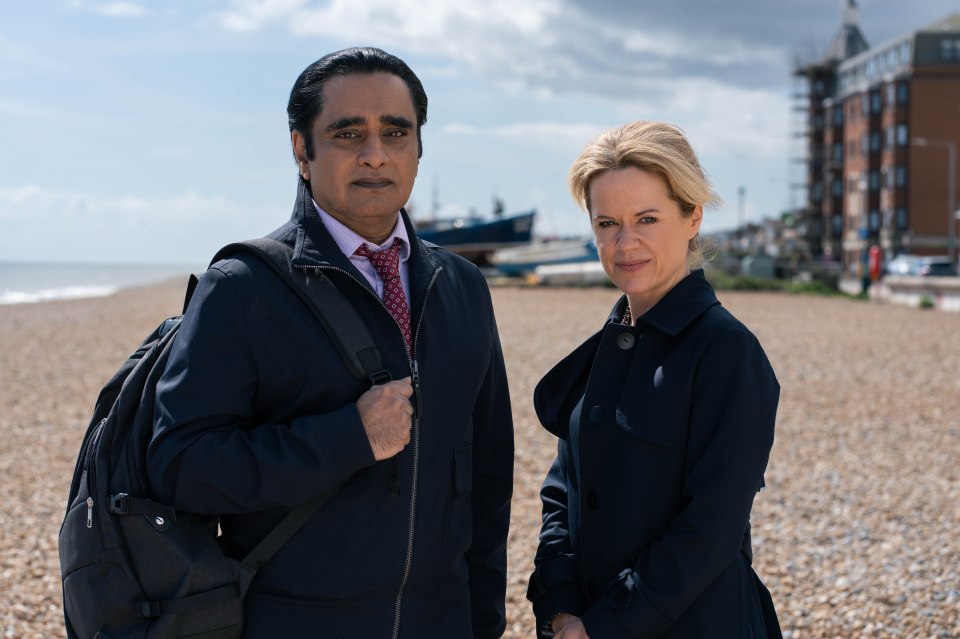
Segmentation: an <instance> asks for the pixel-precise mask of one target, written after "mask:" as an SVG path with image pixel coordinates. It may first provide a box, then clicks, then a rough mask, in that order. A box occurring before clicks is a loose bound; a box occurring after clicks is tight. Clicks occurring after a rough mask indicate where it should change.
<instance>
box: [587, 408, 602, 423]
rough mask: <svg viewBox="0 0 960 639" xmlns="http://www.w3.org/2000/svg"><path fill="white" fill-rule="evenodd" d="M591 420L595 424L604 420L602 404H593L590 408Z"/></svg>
mask: <svg viewBox="0 0 960 639" xmlns="http://www.w3.org/2000/svg"><path fill="white" fill-rule="evenodd" d="M590 421H591V422H593V423H594V424H599V423H600V422H602V421H603V408H601V407H600V406H593V407H591V408H590Z"/></svg>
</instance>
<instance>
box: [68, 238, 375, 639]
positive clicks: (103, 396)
mask: <svg viewBox="0 0 960 639" xmlns="http://www.w3.org/2000/svg"><path fill="white" fill-rule="evenodd" d="M238 252H247V253H253V254H254V255H256V256H258V257H259V258H260V259H261V260H263V261H264V263H266V264H269V265H270V266H271V267H272V268H273V269H274V271H275V272H276V273H277V275H278V276H279V277H280V279H282V280H283V281H284V282H286V283H287V285H288V286H290V288H291V289H292V290H293V291H294V292H296V293H297V295H298V296H300V298H301V299H302V300H303V301H304V303H305V304H307V306H308V307H309V308H310V309H311V311H312V312H313V314H314V315H315V316H316V318H317V319H318V321H320V323H321V324H322V325H323V327H324V329H325V330H326V332H327V334H328V335H329V336H330V338H331V339H332V341H333V342H334V343H335V344H337V347H338V350H339V352H340V355H341V357H342V358H343V359H344V361H345V362H346V363H347V365H348V367H349V369H350V370H351V372H352V373H353V374H354V375H355V376H356V377H358V378H360V379H369V380H370V381H371V382H372V383H374V384H376V383H383V382H386V381H389V379H390V375H389V373H387V372H386V371H385V370H384V369H383V367H382V366H381V363H380V354H379V352H378V351H377V350H376V348H375V347H374V345H373V340H372V338H371V337H370V334H369V333H368V332H367V330H366V327H365V326H364V324H363V322H362V320H361V319H360V317H359V315H357V313H356V311H354V309H353V307H352V306H351V305H350V303H349V302H348V301H347V299H346V298H345V297H343V295H342V294H341V293H340V292H339V291H338V290H337V288H336V287H335V286H334V285H333V283H332V282H331V281H330V280H329V279H328V278H326V277H325V276H321V277H320V278H314V279H311V280H310V281H309V282H308V281H307V280H306V278H305V277H303V276H302V275H301V274H299V273H294V272H291V269H290V266H289V264H290V257H291V255H292V249H290V247H288V246H287V245H285V244H283V243H281V242H277V241H274V240H267V239H260V240H251V241H249V242H242V243H238V244H230V245H228V246H226V247H224V248H223V249H221V250H220V251H219V252H218V253H217V255H216V256H215V257H214V258H213V260H212V262H211V263H213V262H216V261H218V260H220V259H222V258H224V257H227V256H229V255H232V254H236V253H238ZM196 281H197V280H196V278H191V282H190V285H189V286H188V288H187V295H186V301H185V302H184V311H186V308H187V305H188V304H189V301H190V297H191V295H192V293H193V289H194V287H195V285H196ZM181 317H182V316H175V317H171V318H168V319H166V320H164V321H163V322H162V323H161V324H160V326H158V327H157V329H156V330H154V331H153V332H152V333H151V334H150V335H149V336H148V337H147V338H146V339H145V340H144V341H143V343H142V344H141V345H140V347H139V348H138V349H137V350H136V352H134V353H133V354H132V355H131V356H130V357H129V359H127V361H126V362H125V363H124V364H123V366H121V367H120V370H119V371H117V373H116V374H115V375H114V376H113V378H112V379H111V380H110V381H109V382H108V383H107V384H106V386H104V387H103V389H102V390H101V391H100V396H99V398H98V399H97V403H96V407H95V408H94V413H93V418H92V419H91V422H90V425H89V427H88V428H87V432H86V435H85V436H84V439H83V445H82V447H81V449H80V454H79V456H78V458H77V465H76V468H75V470H74V473H73V482H72V483H71V486H70V495H69V498H68V500H67V512H66V516H65V517H64V520H63V524H62V526H61V528H60V537H59V551H60V570H61V576H62V579H63V607H64V617H65V621H66V627H67V636H68V637H69V638H70V639H74V638H79V639H90V638H93V637H97V638H103V639H108V638H109V639H120V638H127V637H129V638H134V637H136V638H144V639H146V638H161V637H162V638H166V637H183V636H189V637H191V638H193V639H229V638H233V637H239V636H240V633H241V630H242V628H243V605H242V604H243V602H242V600H243V596H244V594H245V593H246V590H247V587H248V586H249V585H250V582H251V581H252V580H253V576H254V574H255V573H256V571H257V568H259V566H260V565H261V564H263V563H264V562H265V561H267V560H268V559H270V557H272V556H273V555H274V554H275V553H276V552H277V551H278V550H279V549H280V548H281V547H282V546H283V544H285V543H286V542H287V540H289V539H290V537H292V536H293V534H294V533H295V532H296V531H297V530H298V529H299V528H300V527H301V526H302V525H303V524H304V523H305V522H306V521H307V520H308V519H309V518H310V517H311V516H312V515H313V513H314V512H316V510H317V509H318V508H319V507H320V506H321V505H322V504H323V503H324V502H325V501H326V500H327V499H328V498H329V496H330V495H332V494H333V493H334V492H335V491H336V488H334V489H332V490H331V491H329V492H328V493H326V494H325V495H322V496H321V497H319V498H317V499H315V500H313V501H311V502H308V503H305V504H302V505H300V506H298V507H297V508H295V509H293V510H291V511H290V512H289V513H288V514H287V516H286V517H285V518H284V519H283V520H282V521H280V523H279V524H277V526H276V527H275V528H274V529H273V530H272V531H271V532H270V533H268V535H267V536H266V537H265V538H264V539H263V540H262V541H261V542H260V543H259V544H258V545H257V546H256V547H255V548H254V549H253V550H252V551H251V552H250V553H249V554H248V555H247V556H246V557H244V558H243V559H242V560H239V561H238V560H235V559H231V558H229V557H227V556H226V555H225V554H224V553H223V552H222V550H221V549H220V545H219V543H218V541H217V519H216V517H209V516H200V515H195V514H191V513H185V512H178V511H175V510H174V509H173V508H171V507H170V506H167V505H164V504H161V503H158V502H157V501H155V500H154V499H152V496H151V494H150V488H149V484H148V481H147V471H146V468H145V466H146V462H145V460H146V449H147V444H148V443H149V442H150V438H151V435H152V432H153V408H154V401H155V398H156V384H157V381H158V379H159V377H160V375H162V373H163V370H164V368H165V366H166V362H167V358H168V356H169V354H170V346H171V343H172V342H173V340H174V339H175V338H176V335H177V329H178V328H179V325H180V320H181Z"/></svg>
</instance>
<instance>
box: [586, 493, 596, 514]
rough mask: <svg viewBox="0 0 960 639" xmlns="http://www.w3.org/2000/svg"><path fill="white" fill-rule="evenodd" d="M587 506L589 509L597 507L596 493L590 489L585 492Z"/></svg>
mask: <svg viewBox="0 0 960 639" xmlns="http://www.w3.org/2000/svg"><path fill="white" fill-rule="evenodd" d="M587 507H588V508H589V509H590V510H596V509H597V493H595V492H593V491H592V490H591V491H590V492H589V493H587Z"/></svg>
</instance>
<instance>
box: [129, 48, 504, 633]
mask: <svg viewBox="0 0 960 639" xmlns="http://www.w3.org/2000/svg"><path fill="white" fill-rule="evenodd" d="M288 115H289V120H290V130H291V142H292V145H293V153H294V157H295V159H296V162H297V165H298V168H299V173H300V182H299V189H298V195H297V200H296V204H295V205H294V210H293V217H292V218H291V219H290V221H289V222H287V223H286V224H285V225H284V226H282V227H280V228H279V229H278V230H276V231H274V232H273V233H272V234H270V236H269V237H272V238H274V239H278V240H281V241H283V242H286V243H287V244H289V245H291V246H293V247H294V257H293V260H292V264H291V268H293V269H303V270H305V271H306V272H307V273H310V274H320V273H322V274H324V275H326V276H327V277H329V278H330V279H331V280H332V281H333V282H334V284H335V285H336V286H337V288H339V289H340V291H342V292H343V293H344V295H345V296H346V297H347V298H348V299H349V300H350V302H351V303H352V304H353V306H354V308H355V309H356V310H357V312H358V313H359V315H360V316H361V317H362V318H363V321H364V323H365V324H366V326H367V327H368V329H369V331H370V333H371V335H372V336H373V338H374V340H375V342H376V344H377V348H378V349H379V351H380V354H381V357H382V359H383V364H384V367H385V368H386V369H387V370H388V371H389V372H390V374H391V377H392V379H393V380H394V381H391V382H389V383H386V384H382V385H377V386H371V384H370V383H369V382H368V383H366V384H364V383H362V382H360V381H358V380H357V379H356V378H354V377H352V376H351V375H350V374H349V373H348V371H347V369H346V367H345V366H344V365H343V363H342V362H341V360H340V358H339V356H338V354H337V351H336V348H335V346H334V344H333V343H332V342H331V341H330V339H329V337H328V336H327V335H326V334H325V333H324V331H323V329H322V328H321V327H320V325H319V324H318V323H317V322H316V320H315V319H314V317H313V316H312V315H311V314H310V312H309V311H308V309H307V308H306V307H305V306H304V304H303V303H302V302H301V301H300V300H299V299H297V298H296V297H295V295H294V294H293V293H292V292H290V291H289V290H287V287H286V286H285V285H284V284H283V283H281V282H280V281H279V280H278V279H277V277H276V275H275V274H273V273H271V272H270V271H269V267H267V266H266V265H263V264H260V263H259V262H258V261H257V260H256V259H255V258H249V257H237V258H235V259H228V260H224V261H222V262H219V263H217V264H215V265H214V266H213V267H212V268H211V269H210V270H209V271H208V273H207V274H206V275H205V276H204V277H203V279H202V280H201V283H200V285H199V286H198V288H197V291H196V293H195V294H194V298H193V301H192V302H191V305H190V308H189V309H188V311H187V313H186V316H185V318H184V320H183V323H182V325H181V329H180V333H179V335H178V336H177V340H176V342H175V345H174V349H173V351H172V353H171V355H170V360H169V362H168V364H167V368H166V371H165V373H164V376H163V377H162V379H161V380H160V383H159V385H158V387H157V408H156V413H155V433H154V437H153V440H152V442H151V444H150V449H149V454H148V464H149V466H150V469H149V470H150V477H151V482H152V484H153V487H154V489H155V490H156V491H157V493H158V496H160V497H165V498H167V499H169V500H170V502H169V503H172V504H173V505H174V506H175V507H176V508H178V509H182V510H184V511H190V512H198V513H209V514H217V515H220V521H221V529H222V540H223V543H224V547H225V549H227V551H228V553H229V554H231V555H234V556H238V557H239V556H242V555H243V554H244V553H245V552H246V551H248V550H249V549H250V548H252V547H253V546H254V545H255V544H256V543H257V542H258V541H259V540H260V539H261V538H262V537H263V536H264V535H265V534H266V533H267V532H268V531H269V530H270V529H271V528H272V527H273V526H274V525H275V524H276V523H277V521H279V520H280V519H281V517H282V516H283V515H284V514H285V513H287V512H288V511H289V510H290V509H291V508H293V507H294V506H296V505H298V504H300V503H303V502H306V501H308V500H311V499H313V498H315V497H317V496H319V495H321V494H323V493H325V492H326V491H329V490H330V489H331V488H332V487H334V486H335V485H337V484H338V483H339V482H341V481H343V480H345V483H343V485H342V486H341V487H340V488H339V489H338V490H337V491H336V492H335V493H334V494H333V495H332V497H331V498H330V499H329V501H327V502H326V503H325V504H324V505H323V507H322V508H321V509H320V510H319V511H318V512H317V513H316V514H315V515H314V516H313V518H312V519H311V520H310V521H308V522H307V524H306V525H305V526H304V527H303V528H302V529H301V530H300V531H299V532H298V533H297V534H296V535H295V536H294V537H293V539H291V540H290V541H289V542H288V543H287V544H286V545H285V546H284V547H283V548H282V549H281V550H280V552H279V553H277V555H275V556H274V558H273V559H272V560H270V561H269V562H268V563H267V564H265V565H264V566H263V567H262V568H261V569H260V571H259V572H258V573H257V577H256V578H255V580H254V582H253V584H252V586H251V588H250V591H249V593H248V594H247V596H246V598H245V600H244V608H245V616H246V620H245V629H244V636H246V637H337V638H344V639H346V638H353V637H357V638H364V639H367V638H380V637H395V638H397V637H456V638H460V637H471V636H473V637H499V636H501V635H502V633H503V631H504V629H505V627H506V622H505V613H504V598H505V588H506V537H507V528H508V524H509V517H510V497H511V493H512V484H513V477H512V476H513V426H512V419H511V413H510V400H509V395H508V390H507V380H506V375H505V372H504V367H503V358H502V353H501V349H500V343H499V337H498V335H497V330H496V324H495V320H494V315H493V309H492V305H491V301H490V295H489V291H488V290H487V287H486V284H485V282H484V280H483V278H482V276H481V274H480V272H479V271H478V270H477V269H476V268H475V267H473V266H472V265H471V264H469V263H467V262H466V261H465V260H463V259H461V258H459V257H458V256H455V255H452V254H450V253H447V252H446V251H444V250H442V249H440V248H438V247H436V246H433V245H428V244H425V243H424V242H422V241H421V240H419V239H417V236H416V231H415V230H414V228H413V226H412V225H411V223H410V220H409V219H408V217H407V215H406V213H405V212H404V211H403V210H402V208H401V207H402V206H403V204H404V203H405V202H406V201H407V199H408V197H409V196H410V192H411V190H412V188H413V182H414V179H415V177H416V174H417V165H418V162H419V157H420V155H421V152H422V151H421V149H422V144H421V138H420V129H421V127H422V125H423V123H424V122H425V121H426V117H427V97H426V94H425V93H424V90H423V87H422V85H421V84H420V81H419V80H418V79H417V76H416V75H414V73H413V72H412V71H411V70H410V69H409V68H408V67H407V65H406V64H404V63H403V62H402V61H401V60H399V59H398V58H396V57H394V56H392V55H389V54H387V53H385V52H383V51H381V50H379V49H346V50H343V51H338V52H336V53H332V54H330V55H327V56H325V57H323V58H321V59H320V60H318V61H317V62H315V63H313V64H312V65H310V66H309V67H307V69H306V70H304V72H303V73H302V74H301V75H300V77H299V78H298V79H297V81H296V83H295V84H294V87H293V90H292V92H291V94H290V101H289V104H288ZM397 254H399V279H398V278H397V273H396V266H397V264H396V262H397ZM391 261H392V263H393V268H394V271H393V272H392V274H391V273H387V274H386V275H381V274H380V271H379V270H378V268H380V267H382V266H383V265H384V264H385V263H386V264H387V270H388V271H389V263H391ZM401 287H402V288H401ZM398 309H399V311H400V312H399V313H397V317H398V318H399V319H395V318H394V316H393V315H392V314H391V311H398ZM404 313H405V314H404Z"/></svg>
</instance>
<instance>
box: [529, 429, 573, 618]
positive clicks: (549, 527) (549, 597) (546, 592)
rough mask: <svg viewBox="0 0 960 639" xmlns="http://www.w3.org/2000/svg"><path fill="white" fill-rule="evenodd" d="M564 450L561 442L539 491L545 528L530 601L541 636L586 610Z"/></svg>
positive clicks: (539, 547)
mask: <svg viewBox="0 0 960 639" xmlns="http://www.w3.org/2000/svg"><path fill="white" fill-rule="evenodd" d="M565 448H566V444H565V442H564V441H563V440H560V443H559V445H558V452H557V457H556V458H555V459H554V461H553V464H552V465H551V466H550V471H549V472H548V473H547V478H546V479H545V480H544V482H543V487H542V488H541V489H540V500H541V502H542V503H543V525H542V526H541V528H540V545H539V546H538V548H537V556H536V558H535V559H534V563H535V565H536V567H535V569H534V571H533V574H532V575H531V576H530V584H529V587H528V588H527V599H529V600H530V601H531V602H532V603H533V613H534V615H535V616H536V618H537V631H538V634H541V635H542V633H543V630H544V628H545V626H546V625H547V624H548V623H549V622H550V620H552V619H553V617H555V616H556V615H557V614H559V613H561V612H565V613H568V614H571V615H577V616H580V615H581V614H583V611H584V608H585V604H584V600H583V596H582V595H581V594H580V587H579V585H578V580H577V568H576V560H575V559H574V552H573V546H572V544H571V541H570V524H569V517H568V511H567V476H566V472H565V469H564V465H563V462H562V459H563V458H564V456H565V454H566V451H565V450H564V449H565Z"/></svg>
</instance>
